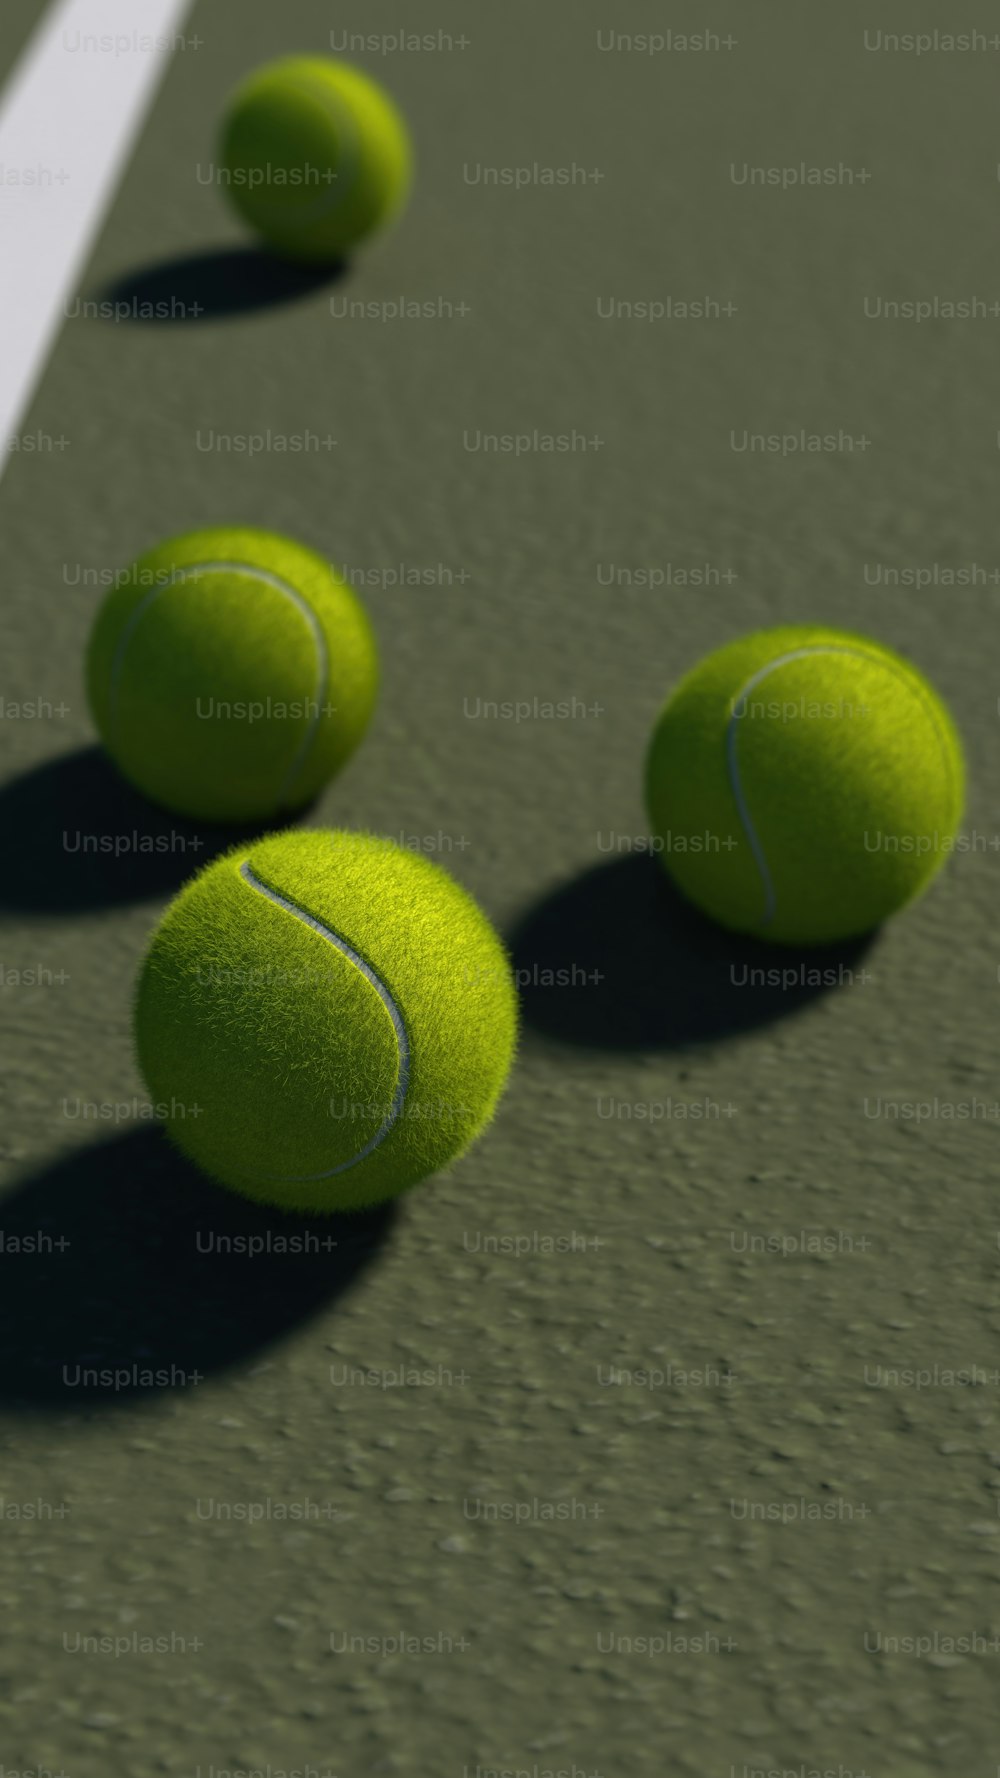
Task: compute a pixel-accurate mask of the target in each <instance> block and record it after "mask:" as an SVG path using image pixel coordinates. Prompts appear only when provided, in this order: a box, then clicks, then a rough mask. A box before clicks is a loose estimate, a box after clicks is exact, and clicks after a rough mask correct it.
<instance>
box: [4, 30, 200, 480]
mask: <svg viewBox="0 0 1000 1778" xmlns="http://www.w3.org/2000/svg"><path fill="white" fill-rule="evenodd" d="M191 3H192V0H142V3H141V5H137V4H136V0H56V4H54V5H53V6H51V7H50V8H49V10H48V12H47V13H46V14H45V16H44V18H43V19H42V21H41V23H40V24H39V26H38V27H37V29H36V30H35V33H34V35H33V36H32V38H31V39H30V41H29V43H28V45H27V47H26V49H25V50H24V53H23V55H22V56H21V59H20V61H19V62H18V63H17V64H16V66H15V68H14V70H13V73H12V75H11V77H10V80H9V82H8V84H7V86H6V87H5V89H4V90H3V92H2V94H0V475H2V473H3V470H4V467H5V466H6V464H7V462H8V460H9V456H10V450H9V445H10V441H11V440H12V439H13V438H14V437H15V435H16V433H17V428H18V425H19V423H20V421H21V419H22V418H23V416H24V413H25V410H26V408H27V407H28V404H29V402H30V401H31V398H32V396H33V394H34V392H35V388H36V385H37V383H38V380H39V378H40V376H41V373H42V371H43V369H44V367H45V362H46V359H47V357H48V354H49V351H50V350H51V347H52V344H53V342H54V340H55V338H56V336H57V334H58V332H59V329H60V327H61V325H62V321H63V318H64V316H65V311H66V304H67V300H68V299H69V297H70V296H72V295H73V293H74V292H75V289H76V285H77V281H78V279H79V277H80V273H81V272H82V270H83V267H84V264H85V263H86V259H87V256H88V254H89V252H90V249H91V247H92V246H93V243H94V240H95V238H96V236H97V232H98V229H99V228H100V226H101V223H102V221H103V220H104V216H105V214H106V212H107V210H108V207H109V205H110V203H111V200H112V198H113V197H114V194H115V190H116V188H117V185H118V182H119V179H120V177H121V175H122V173H123V171H124V168H125V165H126V163H127V161H128V157H129V154H130V151H131V149H132V145H133V143H134V141H135V138H136V136H137V134H138V132H139V130H140V128H141V126H142V122H143V119H144V117H145V115H146V112H147V111H148V109H149V106H150V104H151V103H152V100H153V97H154V95H155V92H156V88H157V86H158V85H159V82H160V80H161V78H162V76H163V74H164V72H165V70H166V67H167V63H168V62H169V59H170V55H171V48H172V44H173V40H174V39H175V38H176V37H177V35H178V34H179V29H180V26H181V23H182V21H183V19H184V18H185V16H186V14H187V13H188V12H189V11H190V8H191ZM87 39H90V40H92V41H93V40H95V39H106V40H107V41H108V45H109V46H108V47H107V48H104V47H101V48H94V47H91V48H89V49H88V48H87V47H86V40H87ZM44 173H47V174H48V179H47V182H45V183H40V182H39V181H40V178H41V175H43V174H44ZM32 174H34V176H35V183H29V182H28V177H29V176H30V175H32Z"/></svg>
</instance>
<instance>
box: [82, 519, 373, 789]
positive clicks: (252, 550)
mask: <svg viewBox="0 0 1000 1778" xmlns="http://www.w3.org/2000/svg"><path fill="white" fill-rule="evenodd" d="M377 689H378V657H377V654H376V649H375V640H374V636H373V634H372V630H371V626H370V624H369V622H368V618H367V616H366V615H365V612H364V610H363V608H362V607H361V605H360V604H359V602H358V600H357V599H356V598H355V596H354V594H353V593H352V591H351V590H350V588H349V587H347V586H345V585H344V583H343V581H341V580H340V579H339V578H338V576H337V575H336V574H335V573H334V572H333V569H332V568H331V567H330V565H329V563H327V562H325V561H324V560H323V558H322V557H321V556H318V555H316V554H315V553H314V552H313V551H312V550H310V549H306V548H304V547H303V546H302V545H301V544H299V543H292V542H291V541H290V540H289V539H288V538H287V537H276V536H274V535H273V534H272V533H271V532H268V531H253V530H212V531H193V532H190V533H189V534H188V535H187V536H186V537H177V538H174V539H173V541H172V542H170V543H163V544H161V545H160V546H159V547H158V548H157V549H153V550H150V551H149V553H148V554H147V555H144V556H140V558H139V560H138V561H137V562H134V563H133V564H132V567H131V568H130V569H129V570H128V571H127V573H125V574H124V575H122V576H120V577H119V579H118V582H117V584H116V585H115V586H114V587H113V588H112V590H111V592H110V593H109V594H108V596H107V598H106V600H105V602H104V604H103V606H102V607H101V609H100V611H99V612H98V615H97V620H96V623H95V624H94V628H93V631H92V633H91V638H90V647H89V651H88V656H87V693H88V697H89V701H90V708H91V711H92V713H93V717H94V721H95V723H96V725H97V729H98V732H99V734H100V736H101V740H102V741H103V742H104V745H105V747H106V748H107V750H108V752H109V753H110V755H111V757H112V759H113V760H114V761H115V763H116V765H117V766H118V767H119V769H120V770H121V771H122V772H123V773H124V775H125V777H126V778H128V779H129V780H130V782H131V783H133V784H135V785H136V786H137V787H138V789H139V790H141V791H143V792H144V793H145V794H146V795H147V796H150V797H152V798H153V800H154V801H155V802H158V803H163V804H164V805H165V806H166V807H167V808H168V809H172V810H173V811H174V812H175V813H176V814H179V815H186V816H190V817H192V818H194V819H195V820H205V821H244V822H250V821H259V820H268V819H270V818H272V817H273V816H274V815H276V814H277V813H278V812H279V811H280V810H283V809H297V808H301V807H304V806H305V804H306V803H308V802H310V801H311V799H312V798H313V797H314V796H315V795H316V793H317V792H318V791H319V790H320V789H321V787H322V786H323V785H324V784H325V783H326V781H327V779H329V778H330V777H332V776H333V774H334V772H336V771H338V770H339V769H340V767H341V766H342V765H343V764H344V762H345V760H346V759H347V758H348V757H349V755H350V754H351V753H353V751H354V749H355V747H356V746H357V744H358V742H359V741H360V740H361V737H362V735H363V734H364V732H365V729H366V727H367V726H368V721H369V718H370V716H371V713H372V709H373V707H374V704H375V697H376V693H377Z"/></svg>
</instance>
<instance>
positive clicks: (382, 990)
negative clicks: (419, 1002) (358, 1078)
mask: <svg viewBox="0 0 1000 1778" xmlns="http://www.w3.org/2000/svg"><path fill="white" fill-rule="evenodd" d="M240 876H241V877H242V878H243V881H244V882H245V883H247V884H249V886H250V888H251V889H255V890H256V891H257V892H258V894H260V895H264V896H266V897H267V899H268V901H273V902H274V903H275V905H276V906H277V907H280V908H284V910H285V912H286V913H288V914H291V915H293V917H294V918H295V919H296V920H301V921H302V922H303V924H304V925H306V926H309V927H311V928H312V930H313V932H318V933H319V936H320V938H325V939H326V940H327V941H328V943H329V944H332V945H333V947H334V949H335V950H336V951H339V953H340V955H341V956H342V957H344V958H345V959H346V960H347V962H348V963H353V964H354V967H355V968H356V969H358V970H360V972H361V974H362V975H363V976H364V978H365V980H366V982H368V983H369V984H370V986H371V987H373V988H374V989H375V992H376V994H377V995H378V997H379V999H380V1000H381V1002H382V1005H383V1006H384V1007H385V1010H386V1012H387V1013H388V1014H389V1017H390V1019H391V1020H392V1024H393V1029H394V1031H395V1033H396V1047H397V1054H398V1057H399V1076H398V1079H397V1081H396V1091H395V1093H394V1094H393V1099H392V1104H391V1105H390V1106H389V1109H388V1111H387V1113H386V1115H385V1117H384V1118H383V1120H382V1122H381V1124H380V1125H379V1128H378V1129H377V1130H376V1132H375V1134H374V1136H373V1137H372V1138H371V1141H370V1142H367V1143H366V1144H365V1146H364V1148H362V1149H359V1151H358V1153H357V1154H355V1155H352V1156H351V1158H350V1160H347V1161H340V1162H338V1164H337V1166H335V1167H327V1168H326V1169H325V1171H324V1172H322V1173H262V1174H260V1175H258V1177H259V1178H261V1179H273V1180H277V1181H280V1182H281V1183H282V1184H295V1185H297V1184H308V1183H311V1182H312V1181H314V1180H320V1179H333V1178H335V1177H336V1175H337V1174H338V1173H346V1172H347V1171H348V1169H349V1168H351V1167H356V1166H357V1165H358V1163H359V1161H364V1160H367V1158H368V1156H369V1155H370V1154H373V1153H374V1151H375V1150H376V1149H377V1148H380V1147H381V1145H382V1143H383V1142H384V1141H385V1139H386V1137H387V1136H388V1135H389V1133H390V1131H391V1130H392V1129H393V1127H394V1125H395V1124H396V1123H397V1122H398V1120H399V1116H400V1113H401V1112H402V1109H403V1105H404V1103H405V1101H406V1094H407V1091H408V1089H409V1084H410V1040H409V1037H408V1036H407V1031H406V1026H405V1024H404V1022H403V1015H402V1013H401V1012H400V1010H399V1007H398V1006H397V1005H396V1002H395V1000H394V999H393V997H392V995H391V993H390V992H389V989H388V988H387V987H386V985H385V983H384V982H383V981H381V980H380V978H379V977H378V976H377V975H376V973H375V971H374V969H372V967H371V964H370V963H366V962H365V960H364V958H363V957H361V956H359V955H358V953H357V951H355V950H353V949H352V947H351V946H350V945H349V944H348V942H347V940H346V939H345V938H344V937H342V935H341V934H340V933H339V932H334V931H333V929H332V927H330V926H324V924H323V922H322V920H317V919H316V917H315V915H314V914H310V913H307V912H306V910H305V908H301V907H299V905H298V903H297V902H294V901H289V900H288V898H287V896H284V895H281V894H279V892H278V890H277V889H270V888H269V887H268V885H267V884H266V883H262V882H261V880H260V878H259V877H258V876H257V875H256V874H255V872H254V870H253V867H252V866H251V864H250V863H249V861H247V862H246V863H244V864H241V865H240Z"/></svg>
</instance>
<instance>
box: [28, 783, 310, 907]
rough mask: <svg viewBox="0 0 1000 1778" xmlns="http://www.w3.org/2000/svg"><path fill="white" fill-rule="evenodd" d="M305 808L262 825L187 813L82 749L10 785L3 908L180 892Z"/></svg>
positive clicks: (111, 903)
mask: <svg viewBox="0 0 1000 1778" xmlns="http://www.w3.org/2000/svg"><path fill="white" fill-rule="evenodd" d="M304 815H308V810H306V811H303V810H297V811H296V812H295V813H294V815H293V814H288V815H284V816H276V817H275V818H274V819H273V820H272V821H270V822H268V823H265V824H264V825H257V826H253V827H246V826H232V827H230V826H217V825H207V824H202V823H195V822H193V821H187V820H185V819H184V818H183V817H182V816H180V815H172V814H170V812H169V811H168V810H166V809H161V808H159V807H158V805H157V804H156V803H151V802H149V801H148V800H147V799H146V798H145V797H144V796H143V795H142V794H141V792H140V791H138V790H134V789H133V788H132V786H131V785H130V784H129V783H128V782H127V781H126V779H124V778H123V777H121V775H120V773H119V772H117V771H116V769H115V767H114V766H113V765H112V763H111V761H110V760H109V759H108V758H107V757H106V755H105V754H104V753H103V752H102V751H101V749H100V748H99V747H86V748H82V749H81V750H80V751H79V752H78V753H69V754H63V755H61V756H60V757H59V758H58V759H53V760H46V761H45V762H44V763H43V764H42V765H40V766H35V767H34V768H33V769H32V770H31V771H28V772H25V773H24V774H23V776H21V777H20V778H14V779H11V780H10V781H9V782H8V783H6V784H3V785H0V832H2V833H3V835H4V838H5V843H6V852H7V856H6V862H5V867H4V870H3V872H2V874H0V908H8V909H16V910H17V911H18V912H22V913H41V914H52V913H86V912H87V911H88V910H96V909H98V908H108V907H116V906H124V905H125V904H126V903H129V902H136V901H145V900H149V899H151V898H153V897H161V898H162V897H163V896H165V895H173V894H174V892H175V891H176V890H177V889H179V888H180V885H181V884H182V883H184V882H186V881H187V879H188V878H189V877H191V876H193V875H194V873H195V871H197V870H200V869H201V867H202V865H204V864H207V863H208V862H209V860H210V859H212V858H215V857H217V856H218V854H219V853H220V852H224V851H226V849H227V848H228V847H229V846H235V845H237V844H238V843H239V841H240V840H243V839H254V838H256V837H257V836H259V835H260V834H261V833H266V832H268V831H271V830H273V829H274V828H275V827H286V826H291V825H292V824H293V823H294V822H296V821H299V820H301V819H302V818H303V816H304Z"/></svg>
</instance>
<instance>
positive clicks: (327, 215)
mask: <svg viewBox="0 0 1000 1778" xmlns="http://www.w3.org/2000/svg"><path fill="white" fill-rule="evenodd" d="M220 159H221V162H222V171H223V177H224V179H225V182H226V189H227V191H228V192H229V195H230V197H231V198H232V200H233V203H234V204H235V206H236V208H237V210H238V211H239V213H240V215H241V216H242V217H243V219H244V221H245V222H248V223H249V224H250V227H251V228H252V229H255V230H256V232H257V233H258V234H259V235H261V236H262V237H263V239H264V240H265V241H266V242H267V243H268V245H269V246H270V247H273V248H276V249H277V251H278V252H279V253H282V254H284V255H285V256H286V257H288V258H292V259H299V260H303V261H307V262H313V263H323V262H332V261H335V260H338V259H340V258H342V256H343V255H344V254H346V253H347V252H349V251H350V249H351V248H352V247H354V246H355V245H356V244H357V242H359V241H361V240H363V239H364V238H365V236H366V235H370V234H371V233H372V232H373V231H374V230H375V229H377V228H380V227H382V226H383V224H385V223H387V222H389V221H390V220H391V219H392V217H393V216H395V215H396V214H397V212H398V211H399V210H401V209H402V207H403V204H404V203H405V201H406V196H407V193H408V191H409V187H410V178H411V166H412V152H411V148H410V140H409V136H408V134H407V129H406V125H405V123H404V122H403V119H402V117H401V116H400V114H399V112H398V111H397V110H396V107H395V105H394V104H393V102H392V100H391V99H390V98H389V96H388V94H387V93H385V92H383V90H382V88H381V87H380V86H378V85H377V84H376V82H375V81H374V80H370V79H369V77H368V75H367V74H362V73H361V71H360V69H358V68H352V67H351V66H350V65H349V64H348V63H346V62H338V61H334V60H333V59H332V58H331V57H327V56H289V57H287V58H285V59H284V60H282V61H280V62H273V63H270V64H269V65H268V66H267V67H264V68H259V69H257V70H256V72H255V73H253V74H251V75H250V77H249V78H248V79H247V80H246V81H244V83H243V85H242V86H240V87H239V88H238V89H237V91H236V93H235V94H234V95H233V97H232V99H231V101H230V104H229V108H228V110H227V113H226V116H225V120H224V123H223V129H222V141H221V149H220Z"/></svg>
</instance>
